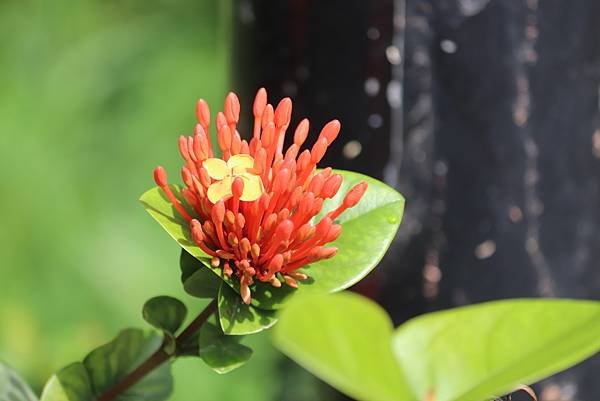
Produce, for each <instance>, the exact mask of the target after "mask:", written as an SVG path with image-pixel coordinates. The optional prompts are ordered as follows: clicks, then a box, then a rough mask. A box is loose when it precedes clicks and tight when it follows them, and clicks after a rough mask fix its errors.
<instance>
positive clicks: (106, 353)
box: [41, 329, 173, 401]
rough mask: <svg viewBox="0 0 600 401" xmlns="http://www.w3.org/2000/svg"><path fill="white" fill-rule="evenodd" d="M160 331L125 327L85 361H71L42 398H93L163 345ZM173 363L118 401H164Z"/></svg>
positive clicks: (86, 400) (55, 400)
mask: <svg viewBox="0 0 600 401" xmlns="http://www.w3.org/2000/svg"><path fill="white" fill-rule="evenodd" d="M161 345H162V338H161V336H160V335H158V333H155V332H145V331H143V330H139V329H127V330H123V331H122V332H121V333H120V334H119V335H118V336H117V338H115V339H114V340H113V341H111V342H109V343H108V344H105V345H102V346H100V347H98V348H96V349H95V350H93V351H92V352H91V353H90V354H88V356H86V357H85V359H84V360H83V363H79V362H78V363H74V364H71V365H69V366H67V367H65V368H63V369H62V370H60V371H59V372H57V373H56V374H55V375H53V376H52V377H51V378H50V380H49V381H48V382H47V383H46V386H45V387H44V391H43V393H42V398H41V401H93V400H95V399H96V398H97V397H98V396H100V395H101V394H102V393H103V392H105V391H106V390H108V389H109V388H111V387H112V386H114V385H115V384H117V383H118V382H119V381H120V380H121V379H123V377H125V376H126V375H127V374H128V373H129V372H131V371H132V370H134V369H135V368H137V367H138V366H139V365H140V364H141V363H142V362H143V361H144V360H146V359H147V358H148V357H149V356H150V355H152V354H153V353H154V352H156V351H157V350H158V349H160V347H161ZM172 387H173V380H172V377H171V374H170V364H169V363H164V364H163V365H161V366H160V367H158V368H156V369H155V370H153V371H152V372H151V373H149V374H148V375H146V376H145V377H144V378H143V379H142V380H140V381H139V382H137V383H136V384H135V385H133V386H132V387H130V388H129V389H128V390H126V391H125V392H123V393H122V394H121V395H120V396H119V397H117V398H116V400H118V401H125V400H127V401H133V400H144V401H162V400H166V399H167V397H168V396H169V394H170V393H171V390H172Z"/></svg>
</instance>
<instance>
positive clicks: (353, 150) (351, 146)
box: [342, 141, 362, 159]
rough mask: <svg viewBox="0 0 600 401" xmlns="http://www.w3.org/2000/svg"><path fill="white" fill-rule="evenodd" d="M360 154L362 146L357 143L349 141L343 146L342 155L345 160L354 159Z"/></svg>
mask: <svg viewBox="0 0 600 401" xmlns="http://www.w3.org/2000/svg"><path fill="white" fill-rule="evenodd" d="M360 152H362V145H361V144H360V142H358V141H350V142H348V143H346V144H345V145H344V149H343V150H342V153H343V154H344V157H345V158H346V159H355V158H356V157H357V156H358V155H360Z"/></svg>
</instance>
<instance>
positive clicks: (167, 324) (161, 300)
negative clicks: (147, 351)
mask: <svg viewBox="0 0 600 401" xmlns="http://www.w3.org/2000/svg"><path fill="white" fill-rule="evenodd" d="M142 315H143V317H144V320H146V321H147V322H148V323H150V324H151V325H152V326H154V327H155V328H157V329H159V330H162V331H163V333H164V335H165V346H164V349H165V352H167V353H169V354H172V353H173V352H175V333H176V332H177V330H179V328H180V327H181V324H182V323H183V321H184V320H185V316H186V315H187V308H186V307H185V305H184V304H183V302H181V301H180V300H178V299H177V298H173V297H169V296H166V295H162V296H158V297H154V298H151V299H149V300H148V301H146V303H145V304H144V308H143V309H142Z"/></svg>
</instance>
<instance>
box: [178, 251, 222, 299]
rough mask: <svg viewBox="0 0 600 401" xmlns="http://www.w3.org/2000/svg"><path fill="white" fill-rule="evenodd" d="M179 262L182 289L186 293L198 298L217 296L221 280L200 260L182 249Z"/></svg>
mask: <svg viewBox="0 0 600 401" xmlns="http://www.w3.org/2000/svg"><path fill="white" fill-rule="evenodd" d="M179 264H180V266H181V282H182V283H183V289H184V290H185V291H186V292H187V293H188V294H190V295H192V296H195V297H198V298H215V297H216V296H217V294H218V293H219V287H221V283H222V282H223V281H222V280H221V279H220V278H219V277H217V275H215V274H214V273H213V272H212V271H211V270H210V269H208V268H207V267H206V266H205V265H204V264H203V263H202V262H200V261H199V260H198V259H196V258H195V257H193V256H192V255H190V254H189V253H188V252H187V251H186V250H185V249H182V250H181V257H180V259H179Z"/></svg>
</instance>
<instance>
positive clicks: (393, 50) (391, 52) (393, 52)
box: [385, 46, 402, 65]
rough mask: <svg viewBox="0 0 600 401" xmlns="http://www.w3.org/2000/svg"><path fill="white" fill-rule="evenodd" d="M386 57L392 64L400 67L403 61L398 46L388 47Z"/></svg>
mask: <svg viewBox="0 0 600 401" xmlns="http://www.w3.org/2000/svg"><path fill="white" fill-rule="evenodd" d="M385 56H386V57H387V59H388V61H389V62H390V64H393V65H398V64H400V62H401V61H402V56H401V55H400V49H398V47H396V46H388V47H387V48H386V49H385Z"/></svg>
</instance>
